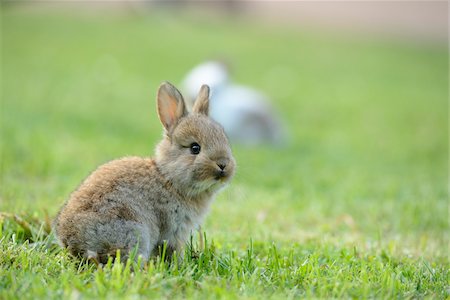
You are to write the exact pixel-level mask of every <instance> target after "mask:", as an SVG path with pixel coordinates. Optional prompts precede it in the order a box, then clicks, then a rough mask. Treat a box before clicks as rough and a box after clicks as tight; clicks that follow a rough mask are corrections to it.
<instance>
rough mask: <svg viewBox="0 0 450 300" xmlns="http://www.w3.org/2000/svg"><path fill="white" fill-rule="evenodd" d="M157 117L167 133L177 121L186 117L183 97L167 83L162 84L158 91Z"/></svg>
mask: <svg viewBox="0 0 450 300" xmlns="http://www.w3.org/2000/svg"><path fill="white" fill-rule="evenodd" d="M157 106H158V115H159V119H160V120H161V123H162V124H163V126H164V128H165V129H166V130H167V131H170V130H171V129H172V127H173V126H174V125H176V124H177V122H178V120H179V119H181V118H182V117H184V116H186V115H187V110H186V106H185V104H184V100H183V96H181V94H180V92H179V91H178V90H177V88H176V87H174V86H173V85H172V84H170V83H169V82H163V83H162V84H161V85H160V86H159V89H158V96H157Z"/></svg>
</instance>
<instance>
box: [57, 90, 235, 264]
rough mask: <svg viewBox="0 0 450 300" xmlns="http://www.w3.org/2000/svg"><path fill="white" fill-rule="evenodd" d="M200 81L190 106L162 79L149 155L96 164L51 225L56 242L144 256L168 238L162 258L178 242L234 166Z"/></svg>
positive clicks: (96, 255) (103, 257)
mask: <svg viewBox="0 0 450 300" xmlns="http://www.w3.org/2000/svg"><path fill="white" fill-rule="evenodd" d="M208 111H209V87H208V86H207V85H203V86H202V87H201V88H200V91H199V94H198V96H197V101H196V103H195V106H194V107H193V109H192V112H188V111H187V110H186V104H185V102H184V99H183V97H182V95H181V94H180V92H179V91H178V90H177V89H176V88H175V87H174V86H173V85H171V84H170V83H168V82H164V83H162V84H161V86H160V87H159V89H158V93H157V112H158V116H159V119H160V121H161V123H162V125H163V127H164V136H163V139H162V141H161V142H160V143H159V144H158V145H157V146H156V151H155V152H156V153H155V156H154V158H145V157H124V158H121V159H118V160H113V161H110V162H108V163H106V164H104V165H102V166H100V167H98V168H97V169H96V170H95V171H94V172H93V173H91V174H90V175H89V176H88V177H87V178H86V179H85V180H84V182H82V184H81V185H80V186H79V187H78V188H77V189H76V190H75V191H74V192H73V193H72V194H71V195H70V197H69V199H68V201H66V203H65V204H64V205H63V207H62V208H61V209H60V211H59V213H58V214H57V216H56V218H55V220H54V222H53V229H54V232H55V236H56V238H57V240H58V243H59V244H60V245H61V246H62V247H65V248H67V249H68V251H69V252H70V253H71V254H72V255H74V256H78V257H84V258H86V259H91V260H93V261H94V262H96V263H100V264H104V263H106V262H107V261H108V258H109V257H110V256H111V257H113V259H114V258H115V254H116V251H117V250H120V252H121V256H122V258H125V259H126V258H128V257H129V256H130V254H131V251H134V250H135V249H136V250H137V255H136V258H137V257H139V256H141V257H142V259H143V261H144V262H145V261H148V259H149V258H150V257H152V256H155V255H158V249H159V247H161V246H162V245H164V243H166V257H168V258H170V257H171V256H172V255H173V254H174V253H175V252H176V253H177V254H178V255H180V256H182V249H183V246H184V244H185V243H186V241H187V240H188V238H189V237H190V234H191V231H192V230H195V229H197V228H198V227H199V226H200V225H201V223H202V220H203V218H204V216H205V214H206V213H207V211H208V208H209V206H210V204H211V202H212V200H213V198H214V196H215V194H216V193H217V192H218V191H219V190H221V189H222V188H223V187H224V186H226V185H227V183H229V181H230V179H231V178H232V177H233V175H234V172H235V166H236V162H235V159H234V158H233V155H232V152H231V148H230V145H229V142H228V138H227V136H226V134H225V132H224V129H223V127H222V126H221V125H219V124H218V123H217V122H215V121H213V120H212V119H211V118H209V117H208Z"/></svg>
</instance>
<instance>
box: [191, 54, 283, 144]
mask: <svg viewBox="0 0 450 300" xmlns="http://www.w3.org/2000/svg"><path fill="white" fill-rule="evenodd" d="M202 84H207V85H209V86H210V88H211V98H210V116H211V117H212V118H213V119H214V120H215V121H217V122H218V123H220V124H221V125H222V126H223V127H224V129H225V132H226V133H227V135H228V137H229V138H230V140H231V141H232V142H234V143H239V144H244V145H259V144H272V145H277V146H279V145H283V144H284V143H285V142H286V133H285V130H284V128H283V126H282V122H281V120H280V118H279V117H278V115H277V114H276V113H275V111H274V108H273V107H272V106H271V105H270V104H269V100H268V98H267V97H266V96H265V95H264V94H263V93H262V92H260V91H258V90H256V89H254V88H251V87H248V86H244V85H238V84H234V83H232V82H230V79H229V70H228V68H227V66H226V65H225V64H224V63H222V62H220V61H207V62H204V63H202V64H200V65H197V66H196V67H194V68H193V69H192V70H191V71H189V73H188V74H187V75H186V77H185V78H184V81H183V88H184V93H185V95H186V97H187V99H186V103H187V105H188V107H189V108H191V107H192V106H193V104H194V101H195V97H196V95H197V93H198V90H199V87H200V86H201V85H202Z"/></svg>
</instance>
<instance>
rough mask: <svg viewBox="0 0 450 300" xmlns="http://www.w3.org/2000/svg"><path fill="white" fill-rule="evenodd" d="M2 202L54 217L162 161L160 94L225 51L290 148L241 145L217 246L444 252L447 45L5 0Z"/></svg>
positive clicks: (212, 221)
mask: <svg viewBox="0 0 450 300" xmlns="http://www.w3.org/2000/svg"><path fill="white" fill-rule="evenodd" d="M1 18H2V21H1V22H2V23H1V24H2V28H1V33H2V53H1V55H2V60H1V64H2V66H1V71H2V73H1V89H2V102H1V103H2V106H1V109H2V114H1V187H0V193H1V194H0V197H1V198H0V210H1V211H10V212H16V213H20V212H27V213H31V214H35V215H37V216H43V215H44V214H45V211H48V212H49V213H50V215H54V214H55V213H56V211H57V209H58V208H59V207H60V205H62V203H63V202H64V201H65V199H67V197H68V195H69V194H70V192H71V191H73V190H74V189H75V188H76V187H77V185H78V184H79V183H80V182H81V180H82V179H83V178H84V177H85V176H87V174H89V172H91V171H92V170H93V169H94V168H95V167H96V166H98V165H99V164H101V163H104V162H106V161H108V160H111V159H114V158H118V157H121V156H125V155H142V156H151V155H152V153H153V148H154V146H155V145H156V143H157V142H158V141H159V139H160V138H161V134H162V129H161V125H160V123H159V120H158V118H157V115H156V113H155V94H156V90H157V87H158V86H159V84H160V83H161V82H162V81H164V80H169V81H171V82H172V83H174V84H175V85H179V84H180V83H181V81H182V79H183V76H184V74H185V73H186V72H187V71H188V70H189V69H190V68H191V67H193V66H195V65H196V64H198V63H200V62H202V61H204V60H206V59H209V58H216V57H225V58H226V59H227V60H229V61H230V62H231V63H232V65H233V80H234V81H236V82H239V83H243V84H248V85H251V86H253V87H256V88H258V89H260V90H262V91H264V92H265V93H267V94H268V95H269V96H270V97H271V99H273V105H274V106H275V107H276V108H277V109H278V111H279V112H280V114H281V115H282V117H283V120H284V122H285V124H286V126H287V128H288V130H289V134H290V140H289V143H288V144H287V145H286V146H285V147H280V148H277V147H264V146H261V147H254V148H248V147H241V146H239V145H233V148H234V154H235V156H236V159H237V162H238V165H239V167H238V170H237V174H236V177H235V179H234V180H233V182H232V184H231V185H230V186H229V188H228V189H227V190H225V191H224V192H223V193H222V194H220V195H219V197H218V198H217V199H216V201H215V203H214V204H213V205H212V209H211V213H210V214H209V215H208V217H207V219H206V224H205V226H204V229H205V230H206V232H207V235H208V236H209V237H210V238H212V239H214V241H215V243H216V244H217V245H218V247H228V248H240V247H241V248H244V247H246V245H247V244H248V241H249V239H250V238H252V239H253V241H255V243H267V242H275V243H276V244H279V245H291V244H292V243H294V242H299V243H308V244H316V245H319V244H321V243H326V244H330V243H331V244H337V245H358V247H362V248H365V249H370V248H371V247H374V246H375V245H388V246H390V247H391V248H392V251H394V252H396V253H400V254H405V253H406V254H409V255H414V256H425V257H433V259H443V260H446V257H447V254H448V253H447V250H448V248H447V246H448V244H447V233H446V231H447V229H448V191H447V184H448V179H447V175H448V102H447V101H448V52H447V51H448V49H447V45H446V43H444V42H433V43H428V42H427V43H422V42H420V41H411V40H404V39H396V38H385V37H382V36H375V37H370V36H368V35H365V34H356V35H355V36H351V35H349V34H342V35H337V34H336V33H335V32H333V31H326V30H325V31H320V30H318V31H317V30H316V31H314V30H311V29H308V30H306V29H303V28H302V27H301V26H291V25H287V24H273V23H267V22H263V20H261V19H251V18H246V17H245V16H244V17H242V16H232V15H227V14H225V15H224V14H220V13H210V14H202V13H199V12H192V11H191V12H180V11H175V10H171V9H164V10H159V11H156V10H152V9H149V10H148V11H146V12H145V13H138V12H136V10H132V11H129V10H122V9H117V8H108V9H107V10H104V9H103V8H102V7H101V6H99V7H97V6H93V7H87V8H86V7H85V8H76V7H74V6H70V5H68V6H65V5H62V4H60V5H59V6H58V5H57V7H50V8H49V7H47V6H43V5H35V6H27V5H23V6H22V5H12V4H10V5H6V4H5V5H3V6H2V13H1Z"/></svg>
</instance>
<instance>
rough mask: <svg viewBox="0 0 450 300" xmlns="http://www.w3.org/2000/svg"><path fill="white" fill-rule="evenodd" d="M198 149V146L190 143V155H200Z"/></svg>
mask: <svg viewBox="0 0 450 300" xmlns="http://www.w3.org/2000/svg"><path fill="white" fill-rule="evenodd" d="M200 149H201V147H200V145H199V144H197V143H192V144H191V153H192V154H195V155H197V154H199V153H200Z"/></svg>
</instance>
